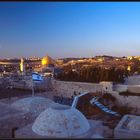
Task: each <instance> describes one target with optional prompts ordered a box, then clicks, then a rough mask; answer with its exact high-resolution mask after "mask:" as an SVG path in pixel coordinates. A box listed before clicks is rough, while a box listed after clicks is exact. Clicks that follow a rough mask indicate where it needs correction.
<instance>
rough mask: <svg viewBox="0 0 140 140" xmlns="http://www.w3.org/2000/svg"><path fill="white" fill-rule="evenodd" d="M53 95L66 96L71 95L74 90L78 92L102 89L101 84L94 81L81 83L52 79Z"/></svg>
mask: <svg viewBox="0 0 140 140" xmlns="http://www.w3.org/2000/svg"><path fill="white" fill-rule="evenodd" d="M52 85H53V90H54V95H58V96H60V95H63V96H66V97H71V96H73V95H74V92H75V93H76V94H78V93H79V92H82V93H83V92H96V91H102V85H100V84H95V83H82V82H67V81H58V80H52Z"/></svg>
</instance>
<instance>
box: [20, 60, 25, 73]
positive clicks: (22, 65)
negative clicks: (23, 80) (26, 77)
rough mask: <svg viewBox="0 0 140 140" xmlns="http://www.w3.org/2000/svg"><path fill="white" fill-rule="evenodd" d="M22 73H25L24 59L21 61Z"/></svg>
mask: <svg viewBox="0 0 140 140" xmlns="http://www.w3.org/2000/svg"><path fill="white" fill-rule="evenodd" d="M20 71H21V72H22V73H24V72H25V64H24V59H23V58H21V60H20Z"/></svg>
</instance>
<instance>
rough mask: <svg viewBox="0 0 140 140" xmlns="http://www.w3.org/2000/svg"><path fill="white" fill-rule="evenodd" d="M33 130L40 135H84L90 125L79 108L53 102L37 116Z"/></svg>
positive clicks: (66, 136)
mask: <svg viewBox="0 0 140 140" xmlns="http://www.w3.org/2000/svg"><path fill="white" fill-rule="evenodd" d="M32 130H33V132H35V133H36V134H38V135H41V136H46V137H52V138H71V137H79V136H82V137H84V136H86V135H87V134H88V133H87V132H89V130H90V125H89V123H88V120H87V119H86V118H85V116H84V115H83V114H82V113H81V112H80V111H78V110H77V109H75V108H71V107H69V106H66V105H60V104H52V105H51V106H50V107H49V108H47V109H46V110H44V111H43V112H42V113H41V114H40V115H39V116H38V117H37V118H36V120H35V122H34V124H33V126H32Z"/></svg>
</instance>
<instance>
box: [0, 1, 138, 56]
mask: <svg viewBox="0 0 140 140" xmlns="http://www.w3.org/2000/svg"><path fill="white" fill-rule="evenodd" d="M139 7H140V3H139V2H1V3H0V21H1V22H0V30H1V31H0V32H1V33H0V58H6V57H9V58H14V57H30V56H37V57H42V56H44V55H46V53H47V54H48V55H50V56H51V57H52V58H55V59H56V58H64V57H67V58H68V57H93V56H97V55H112V56H129V55H132V56H134V55H139V54H140V47H139V46H140V40H139V37H140V33H139V30H140V18H139V15H140V8H139Z"/></svg>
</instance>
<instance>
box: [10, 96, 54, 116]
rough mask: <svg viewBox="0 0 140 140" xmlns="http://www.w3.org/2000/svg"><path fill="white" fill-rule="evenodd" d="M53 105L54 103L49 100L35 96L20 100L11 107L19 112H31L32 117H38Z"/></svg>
mask: <svg viewBox="0 0 140 140" xmlns="http://www.w3.org/2000/svg"><path fill="white" fill-rule="evenodd" d="M52 103H54V102H53V101H52V100H50V99H48V98H44V97H39V96H35V97H27V98H23V99H19V100H17V101H15V102H14V103H12V104H11V106H12V107H14V108H16V109H18V110H23V111H26V112H30V113H31V114H32V115H35V116H37V115H39V114H40V113H41V112H42V111H44V110H45V109H46V108H48V107H49V106H50V105H51V104H52Z"/></svg>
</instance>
